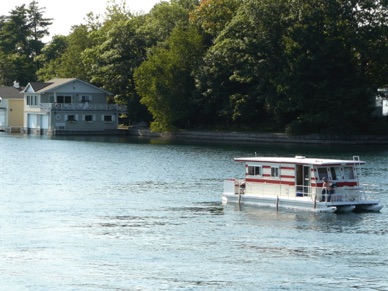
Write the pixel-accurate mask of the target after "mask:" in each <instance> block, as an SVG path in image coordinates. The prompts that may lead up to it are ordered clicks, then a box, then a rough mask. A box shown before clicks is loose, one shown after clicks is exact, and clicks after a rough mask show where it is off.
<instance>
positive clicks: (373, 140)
mask: <svg viewBox="0 0 388 291" xmlns="http://www.w3.org/2000/svg"><path fill="white" fill-rule="evenodd" d="M127 131H128V135H129V136H141V137H150V138H166V139H196V140H204V141H206V140H207V141H226V142H237V141H238V142H265V143H296V144H298V143H299V144H342V145H346V144H349V145H385V144H388V135H385V136H378V135H354V136H353V135H352V136H344V135H330V136H329V135H319V134H309V135H296V136H290V135H287V134H285V133H242V132H235V131H231V132H226V131H185V130H180V131H177V132H170V133H159V132H151V131H150V130H149V129H148V128H137V127H131V128H128V130H127Z"/></svg>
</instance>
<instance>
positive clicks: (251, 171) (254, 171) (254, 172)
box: [248, 166, 261, 176]
mask: <svg viewBox="0 0 388 291" xmlns="http://www.w3.org/2000/svg"><path fill="white" fill-rule="evenodd" d="M248 175H251V176H261V167H259V166H248Z"/></svg>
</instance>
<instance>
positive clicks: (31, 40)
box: [0, 1, 51, 84]
mask: <svg viewBox="0 0 388 291" xmlns="http://www.w3.org/2000/svg"><path fill="white" fill-rule="evenodd" d="M37 4H38V3H37V2H35V1H33V2H31V3H30V5H29V7H28V8H26V6H25V5H22V6H17V7H16V8H15V9H13V10H11V11H10V14H9V15H8V16H3V17H2V18H1V21H0V23H1V26H0V62H1V66H0V67H1V71H0V82H1V83H3V84H8V83H9V82H10V78H13V79H14V80H18V81H19V82H20V83H22V84H26V83H27V82H30V81H35V80H36V74H35V71H36V70H37V69H38V68H39V63H38V62H37V61H36V59H35V58H36V56H37V55H38V54H39V53H40V51H41V49H42V47H43V45H44V44H43V42H42V38H43V37H44V36H46V35H48V31H47V27H48V26H49V25H51V19H47V18H43V10H44V8H39V7H38V5H37Z"/></svg>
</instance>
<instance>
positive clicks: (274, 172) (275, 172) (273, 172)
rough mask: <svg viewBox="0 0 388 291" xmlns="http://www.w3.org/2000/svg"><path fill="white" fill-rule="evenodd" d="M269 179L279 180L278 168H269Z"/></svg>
mask: <svg viewBox="0 0 388 291" xmlns="http://www.w3.org/2000/svg"><path fill="white" fill-rule="evenodd" d="M271 177H273V178H279V168H278V167H271Z"/></svg>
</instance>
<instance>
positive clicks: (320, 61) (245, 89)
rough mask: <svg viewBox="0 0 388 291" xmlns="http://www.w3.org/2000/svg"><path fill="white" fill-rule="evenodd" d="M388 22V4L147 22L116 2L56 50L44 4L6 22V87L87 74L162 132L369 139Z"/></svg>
mask: <svg viewBox="0 0 388 291" xmlns="http://www.w3.org/2000/svg"><path fill="white" fill-rule="evenodd" d="M387 23H388V11H387V2H386V0H333V1H328V0H307V1H306V0H201V1H198V0H170V1H169V2H160V3H159V4H157V5H155V6H154V8H153V9H152V10H151V11H150V12H149V13H147V14H143V15H134V14H133V13H131V12H129V11H127V10H126V7H125V2H123V3H121V4H116V3H114V2H113V3H111V4H110V5H109V6H108V7H107V11H106V14H105V17H104V19H103V20H102V21H100V18H99V17H98V16H94V15H93V14H89V15H88V19H87V22H86V23H85V24H80V25H75V26H73V29H72V32H71V33H70V34H69V35H68V36H54V37H53V38H52V40H51V41H50V42H49V43H48V44H46V45H44V43H43V42H42V39H43V37H45V36H47V35H48V26H49V25H50V24H51V20H50V19H45V18H43V14H42V8H39V7H38V3H37V2H35V1H33V2H31V4H30V5H29V7H28V8H26V7H25V6H21V7H16V8H15V9H14V10H12V11H11V12H10V13H9V15H8V16H1V18H0V83H2V84H4V85H9V83H10V82H12V81H13V80H18V81H20V82H21V83H22V84H23V83H24V84H26V83H27V82H30V81H35V80H42V81H44V80H48V79H50V78H53V77H76V78H80V79H83V80H85V81H88V82H91V83H93V84H95V85H97V86H101V87H103V88H105V89H106V90H108V91H110V92H112V93H114V95H115V101H116V102H119V103H125V104H128V105H129V112H128V116H129V118H130V120H131V121H132V122H137V121H147V122H151V128H152V129H153V130H157V131H170V130H175V129H179V128H186V129H193V128H195V129H198V128H206V129H214V128H219V129H232V128H233V129H237V130H257V131H259V130H260V131H261V130H266V131H268V130H272V131H274V130H279V131H285V132H288V133H291V134H298V133H331V134H336V133H341V134H342V133H351V134H353V133H367V132H371V128H372V127H373V126H375V119H374V117H373V114H372V111H373V106H374V102H373V101H374V96H375V92H376V89H377V88H381V87H386V86H387V85H388V80H387V76H388V66H387V62H388V50H387V45H388V41H387V36H388V30H387Z"/></svg>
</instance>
